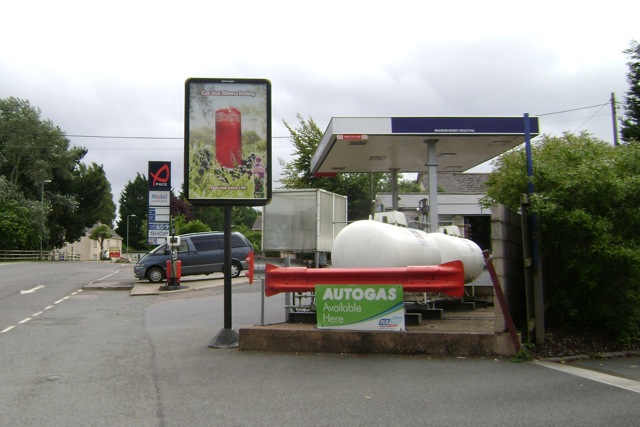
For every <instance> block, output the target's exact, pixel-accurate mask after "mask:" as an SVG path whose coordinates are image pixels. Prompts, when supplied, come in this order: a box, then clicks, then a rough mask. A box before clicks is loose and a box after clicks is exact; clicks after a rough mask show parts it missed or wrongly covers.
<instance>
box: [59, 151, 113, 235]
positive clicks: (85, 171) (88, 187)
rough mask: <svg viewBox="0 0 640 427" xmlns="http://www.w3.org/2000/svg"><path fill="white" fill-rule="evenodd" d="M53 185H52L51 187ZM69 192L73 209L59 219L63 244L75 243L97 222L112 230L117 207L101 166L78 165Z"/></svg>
mask: <svg viewBox="0 0 640 427" xmlns="http://www.w3.org/2000/svg"><path fill="white" fill-rule="evenodd" d="M52 184H53V183H52ZM68 191H70V192H71V193H72V194H74V195H75V201H76V203H77V207H76V209H74V210H73V211H71V212H69V213H67V214H66V215H64V216H62V217H61V218H59V219H58V223H59V224H60V226H61V227H62V228H63V229H64V230H65V240H66V241H69V242H70V241H73V240H78V239H80V238H81V237H82V236H84V234H85V230H86V229H87V228H88V227H91V226H93V225H94V224H95V223H97V222H101V223H102V224H106V225H107V226H109V227H111V226H112V225H113V220H114V219H115V214H116V207H115V204H114V203H113V194H112V193H111V184H110V183H109V181H108V180H107V177H106V174H105V172H104V169H103V168H102V166H100V165H97V164H96V163H92V164H91V165H89V166H86V165H85V164H83V163H81V164H79V165H78V167H77V168H76V169H75V170H74V171H73V179H72V181H71V182H70V183H69V185H68Z"/></svg>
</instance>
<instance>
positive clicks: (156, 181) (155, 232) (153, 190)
mask: <svg viewBox="0 0 640 427" xmlns="http://www.w3.org/2000/svg"><path fill="white" fill-rule="evenodd" d="M148 188H149V215H148V218H147V220H148V234H147V241H148V243H149V244H151V245H158V244H161V243H164V242H165V241H166V239H167V237H169V236H170V235H171V162H159V161H150V162H149V177H148Z"/></svg>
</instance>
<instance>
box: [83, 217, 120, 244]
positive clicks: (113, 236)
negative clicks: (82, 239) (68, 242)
mask: <svg viewBox="0 0 640 427" xmlns="http://www.w3.org/2000/svg"><path fill="white" fill-rule="evenodd" d="M100 225H106V224H102V223H101V222H100V221H98V222H96V223H95V224H93V226H91V227H89V228H86V229H85V230H84V232H85V235H87V236H89V235H91V233H92V232H93V230H95V229H96V228H98V227H99V226H100ZM107 228H109V230H111V227H109V226H108V225H107ZM111 238H112V239H120V240H122V236H120V235H119V234H118V233H116V232H115V231H113V230H111Z"/></svg>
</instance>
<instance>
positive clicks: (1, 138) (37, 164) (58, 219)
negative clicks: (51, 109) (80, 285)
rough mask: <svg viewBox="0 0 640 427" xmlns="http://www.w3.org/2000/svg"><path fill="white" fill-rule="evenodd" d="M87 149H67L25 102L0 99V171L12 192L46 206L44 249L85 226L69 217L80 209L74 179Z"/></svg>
mask: <svg viewBox="0 0 640 427" xmlns="http://www.w3.org/2000/svg"><path fill="white" fill-rule="evenodd" d="M86 153H87V150H86V149H85V148H83V147H71V146H70V143H69V140H68V139H67V138H66V137H65V135H64V132H62V130H60V128H58V127H57V126H55V125H54V124H53V123H52V122H51V121H50V120H44V119H42V118H41V112H40V109H39V108H36V107H33V106H32V105H31V104H30V103H29V101H27V100H22V99H18V98H13V97H9V98H6V99H0V175H2V176H5V177H6V179H7V181H8V182H9V183H10V184H11V186H12V188H13V189H14V191H15V193H14V194H18V193H21V194H22V197H23V198H24V199H25V200H34V201H38V202H40V201H41V200H42V202H40V205H41V208H43V207H44V208H47V210H46V212H45V213H46V215H45V216H44V217H43V218H42V219H41V220H40V221H39V224H40V226H42V224H44V226H42V228H43V230H42V231H41V234H42V236H43V240H44V247H60V246H62V245H63V244H64V242H65V241H73V240H75V239H77V238H79V237H80V236H81V235H82V229H83V227H82V226H79V225H78V224H77V222H75V221H72V220H71V218H72V217H73V215H74V214H75V213H76V211H77V210H78V209H79V208H80V209H82V208H83V205H82V203H81V202H80V201H79V197H78V195H77V194H76V192H75V186H74V180H75V178H76V176H77V175H76V174H75V172H76V171H77V170H78V168H79V166H80V164H81V163H80V162H81V160H82V158H83V157H84V156H85V155H86ZM45 183H46V185H45ZM14 200H18V199H16V198H14ZM34 249H35V247H34Z"/></svg>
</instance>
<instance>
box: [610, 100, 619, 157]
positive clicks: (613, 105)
mask: <svg viewBox="0 0 640 427" xmlns="http://www.w3.org/2000/svg"><path fill="white" fill-rule="evenodd" d="M611 118H612V120H613V146H614V147H617V146H618V115H617V113H616V93H615V92H611Z"/></svg>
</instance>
